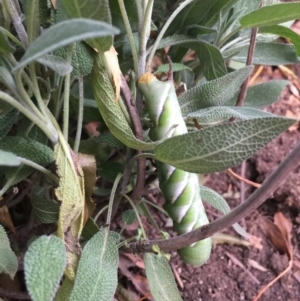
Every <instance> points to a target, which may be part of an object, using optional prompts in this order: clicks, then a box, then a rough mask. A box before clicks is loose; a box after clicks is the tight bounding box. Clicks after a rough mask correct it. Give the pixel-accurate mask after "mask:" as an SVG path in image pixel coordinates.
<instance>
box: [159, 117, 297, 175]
mask: <svg viewBox="0 0 300 301" xmlns="http://www.w3.org/2000/svg"><path fill="white" fill-rule="evenodd" d="M293 123H295V120H293V119H287V118H282V117H265V118H254V119H250V120H244V121H239V122H234V123H228V124H224V125H215V126H213V127H209V128H205V129H202V130H200V131H197V132H193V133H189V134H185V135H182V136H177V137H172V138H170V139H168V140H166V141H164V142H163V143H161V144H160V145H158V146H157V147H156V148H155V150H154V152H155V157H156V159H157V160H159V161H162V162H165V163H168V164H171V165H173V166H175V167H177V168H180V169H183V170H186V171H189V172H195V173H210V172H216V171H223V170H225V169H227V168H229V167H232V166H236V165H238V164H240V163H242V162H243V161H244V160H246V159H247V158H249V157H250V156H251V155H252V154H253V153H255V152H256V151H258V150H259V149H261V148H262V147H263V146H264V145H266V144H267V143H268V142H270V141H271V140H273V139H274V138H275V137H276V136H277V135H278V134H279V133H281V132H282V131H284V130H285V129H287V128H289V127H290V126H291V125H292V124H293ZM223 137H226V140H224V139H223Z"/></svg>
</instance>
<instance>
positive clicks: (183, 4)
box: [146, 0, 194, 71]
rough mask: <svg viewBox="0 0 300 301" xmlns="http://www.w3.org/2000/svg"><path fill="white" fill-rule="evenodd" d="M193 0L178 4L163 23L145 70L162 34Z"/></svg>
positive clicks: (148, 66) (147, 68)
mask: <svg viewBox="0 0 300 301" xmlns="http://www.w3.org/2000/svg"><path fill="white" fill-rule="evenodd" d="M193 1H194V0H186V1H185V2H183V3H180V4H179V6H178V7H177V8H176V9H175V10H174V12H173V13H172V15H171V16H170V18H169V19H168V20H167V22H166V23H165V25H164V26H163V28H162V29H161V31H160V33H159V35H158V37H157V38H156V41H155V43H154V45H153V47H152V49H151V52H150V55H149V57H148V61H147V66H146V70H147V71H148V70H149V68H150V65H151V62H152V59H153V57H154V54H155V51H156V50H157V47H158V45H159V43H160V41H161V39H162V38H163V36H164V34H165V33H166V31H167V29H168V28H169V26H170V24H171V23H172V21H173V20H174V19H175V17H176V16H177V15H178V14H179V13H180V12H181V11H182V10H183V9H184V8H185V7H186V6H187V5H189V4H190V3H192V2H193Z"/></svg>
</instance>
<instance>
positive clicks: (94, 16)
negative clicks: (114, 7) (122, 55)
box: [61, 0, 113, 51]
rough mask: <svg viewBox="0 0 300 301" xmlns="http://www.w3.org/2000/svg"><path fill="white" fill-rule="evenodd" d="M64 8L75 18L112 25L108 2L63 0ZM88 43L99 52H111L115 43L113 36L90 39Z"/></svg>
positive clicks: (105, 0)
mask: <svg viewBox="0 0 300 301" xmlns="http://www.w3.org/2000/svg"><path fill="white" fill-rule="evenodd" d="M61 1H62V3H63V5H64V7H65V8H66V9H67V11H68V12H69V14H70V15H71V16H72V17H73V18H86V19H91V20H96V21H103V22H106V23H107V24H111V15H110V9H109V1H108V0H87V1H81V0H61ZM87 43H88V44H89V45H90V46H91V47H93V48H96V49H97V50H100V51H101V50H104V51H106V50H109V48H110V46H111V45H112V43H113V39H112V36H110V37H105V38H98V39H90V40H88V41H87Z"/></svg>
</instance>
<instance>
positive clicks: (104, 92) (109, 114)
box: [92, 53, 159, 150]
mask: <svg viewBox="0 0 300 301" xmlns="http://www.w3.org/2000/svg"><path fill="white" fill-rule="evenodd" d="M104 59H105V58H103V54H101V53H98V55H97V56H96V59H95V62H94V68H93V72H92V82H93V88H94V94H95V99H96V102H97V105H98V108H99V110H100V113H101V115H102V117H103V119H104V121H105V123H106V125H107V127H108V128H109V130H110V131H111V133H112V134H113V135H114V136H115V137H116V138H117V139H118V140H120V141H121V142H123V143H124V144H125V145H127V146H129V147H131V148H133V149H139V150H149V149H153V148H154V146H155V145H157V144H158V143H159V142H152V143H147V142H143V141H140V140H138V139H137V138H136V137H135V136H134V134H133V132H132V129H131V127H130V125H129V124H128V122H127V120H126V117H125V115H124V113H123V111H122V109H121V107H120V105H119V103H118V101H117V100H116V99H115V92H114V89H113V87H112V84H111V82H110V79H109V76H108V74H107V71H106V68H105V65H104Z"/></svg>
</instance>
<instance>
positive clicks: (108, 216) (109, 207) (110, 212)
mask: <svg viewBox="0 0 300 301" xmlns="http://www.w3.org/2000/svg"><path fill="white" fill-rule="evenodd" d="M122 177H123V174H121V173H119V174H118V175H117V177H116V179H115V182H114V185H113V187H112V190H111V193H110V198H109V203H108V211H107V218H106V224H107V225H110V221H111V216H112V209H113V204H114V198H115V195H116V191H117V188H118V185H119V182H120V180H121V178H122Z"/></svg>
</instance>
